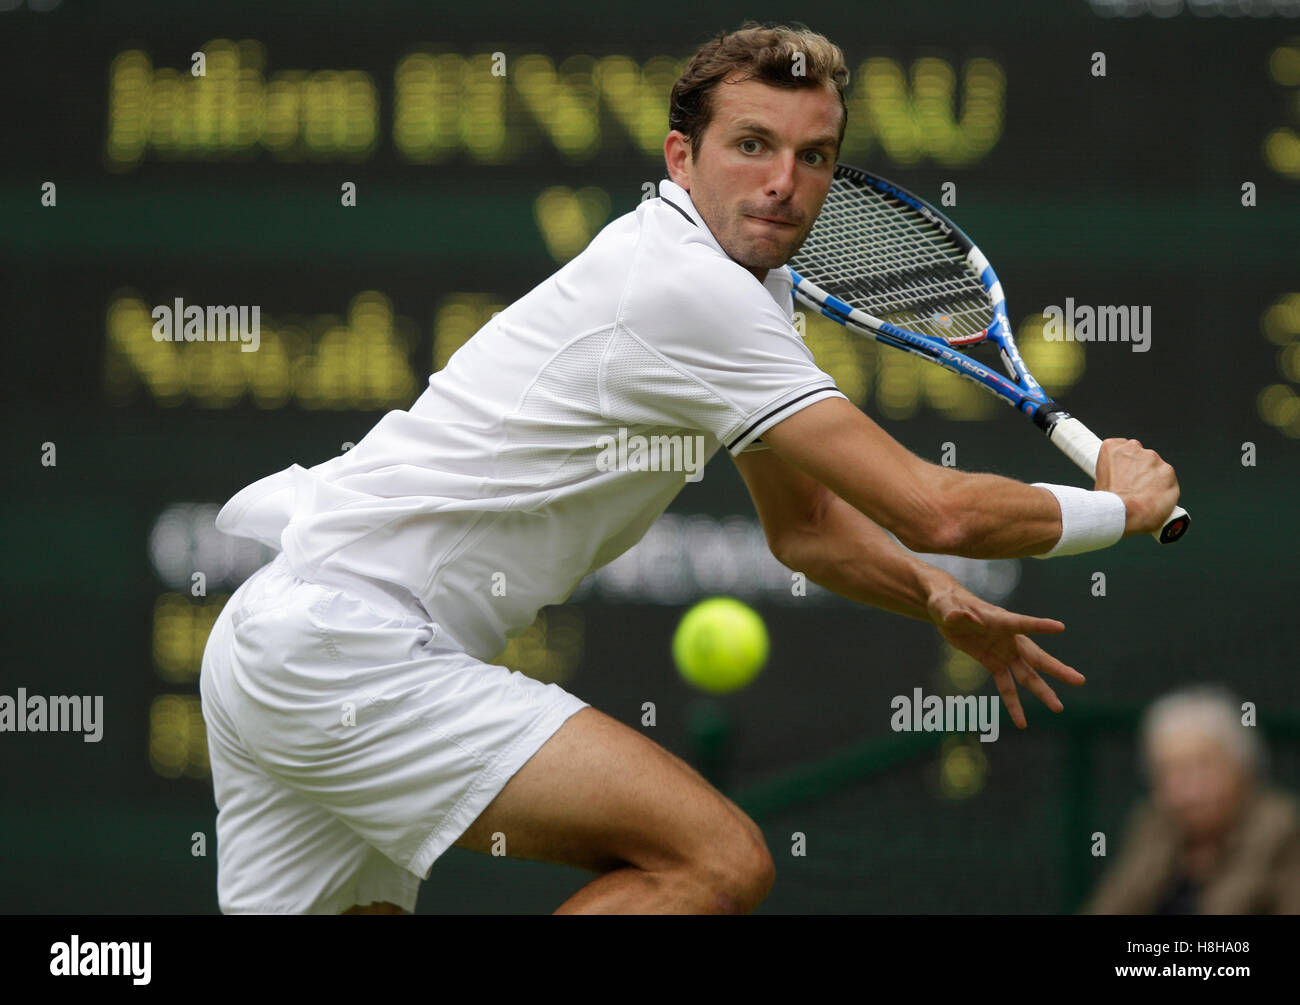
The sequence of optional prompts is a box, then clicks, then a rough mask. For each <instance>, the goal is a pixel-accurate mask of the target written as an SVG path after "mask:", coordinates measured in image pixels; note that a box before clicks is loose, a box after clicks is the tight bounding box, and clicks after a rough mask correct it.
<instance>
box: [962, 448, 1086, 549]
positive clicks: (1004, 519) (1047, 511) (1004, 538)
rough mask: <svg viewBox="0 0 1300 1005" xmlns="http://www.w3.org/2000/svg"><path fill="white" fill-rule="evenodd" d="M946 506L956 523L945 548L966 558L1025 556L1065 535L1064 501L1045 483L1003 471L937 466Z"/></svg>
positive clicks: (1048, 546)
mask: <svg viewBox="0 0 1300 1005" xmlns="http://www.w3.org/2000/svg"><path fill="white" fill-rule="evenodd" d="M938 470H939V472H941V473H940V474H937V475H936V478H937V479H938V481H939V482H940V495H941V497H942V498H943V500H944V506H943V509H944V512H946V513H947V514H949V517H948V519H949V520H950V521H951V523H952V524H953V530H952V532H950V533H949V534H946V535H941V537H942V539H943V540H945V541H948V542H951V544H950V546H949V547H947V548H944V549H943V550H944V551H945V552H946V553H947V554H951V555H961V556H963V557H965V558H1025V557H1027V556H1030V555H1041V554H1043V553H1044V552H1047V551H1050V550H1051V549H1052V547H1053V546H1054V545H1055V544H1056V542H1057V541H1058V540H1060V537H1061V507H1060V506H1059V505H1058V503H1057V501H1056V497H1055V496H1054V495H1052V493H1051V492H1049V491H1047V490H1046V489H1042V488H1038V487H1036V486H1034V485H1028V484H1026V483H1024V482H1018V481H1016V480H1014V479H1012V478H1003V477H1001V476H1000V475H989V474H972V473H970V472H965V471H957V470H954V469H951V468H939V469H938Z"/></svg>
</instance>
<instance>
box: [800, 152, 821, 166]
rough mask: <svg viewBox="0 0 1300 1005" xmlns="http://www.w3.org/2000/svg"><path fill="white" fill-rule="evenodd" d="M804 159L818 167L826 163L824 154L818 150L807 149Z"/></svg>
mask: <svg viewBox="0 0 1300 1005" xmlns="http://www.w3.org/2000/svg"><path fill="white" fill-rule="evenodd" d="M804 159H805V160H806V161H807V162H808V163H809V164H812V165H814V166H815V167H820V166H821V165H822V164H825V163H826V155H825V154H824V153H822V152H821V151H820V150H809V151H808V153H807V154H805V155H804Z"/></svg>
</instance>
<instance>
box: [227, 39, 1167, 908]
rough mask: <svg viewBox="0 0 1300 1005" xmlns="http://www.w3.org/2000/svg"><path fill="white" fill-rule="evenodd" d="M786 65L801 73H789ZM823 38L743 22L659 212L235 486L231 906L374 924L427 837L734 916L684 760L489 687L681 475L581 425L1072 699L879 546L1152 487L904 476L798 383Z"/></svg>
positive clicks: (1080, 516) (547, 694) (889, 603)
mask: <svg viewBox="0 0 1300 1005" xmlns="http://www.w3.org/2000/svg"><path fill="white" fill-rule="evenodd" d="M796 67H797V68H798V69H799V70H802V71H803V72H802V73H799V72H798V71H797V70H796V69H795V68H796ZM847 79H848V71H847V70H846V69H845V66H844V62H843V58H842V55H841V53H840V50H839V49H838V48H837V47H835V46H834V45H832V44H831V43H830V42H828V41H827V40H826V39H825V38H823V37H822V36H820V35H817V34H814V33H812V32H807V31H794V30H790V29H786V28H770V29H769V28H759V27H748V26H747V27H746V28H744V29H743V30H740V31H737V32H735V33H732V34H728V35H721V36H719V37H717V38H715V39H714V40H712V41H710V42H709V43H708V44H706V45H705V46H704V47H703V48H702V49H701V50H700V52H699V53H698V54H697V55H696V56H695V57H694V58H693V59H692V61H691V62H690V64H689V66H688V67H687V69H686V71H685V72H684V74H683V75H682V77H681V79H680V80H678V81H677V83H676V84H675V86H674V88H673V91H672V103H671V108H672V110H671V120H670V125H671V127H672V131H671V132H670V133H669V134H668V137H667V140H666V142H665V145H664V154H665V158H666V161H667V167H668V175H669V179H666V180H664V181H662V182H661V183H660V185H659V197H658V198H653V199H649V200H646V201H644V202H642V203H641V204H640V205H639V206H638V207H637V209H636V210H635V211H634V212H631V213H628V214H627V215H625V216H622V217H620V218H619V219H617V220H615V221H614V222H613V223H611V224H609V226H607V227H606V228H605V229H604V230H602V231H601V232H600V233H599V234H598V235H597V236H596V237H595V239H594V240H593V241H592V242H591V245H590V246H589V247H588V248H587V250H586V251H584V252H583V253H582V254H581V255H579V256H578V257H577V258H575V259H574V260H573V261H571V262H570V263H569V264H568V265H566V266H565V267H564V268H562V269H560V270H559V271H558V272H557V273H555V274H554V275H553V276H552V277H551V278H550V279H548V280H546V281H545V282H544V283H542V284H541V285H540V286H538V287H537V288H535V289H534V290H532V291H531V292H529V293H528V294H527V295H525V296H524V297H522V298H521V299H520V300H518V301H516V302H515V303H514V304H513V305H511V306H510V307H509V308H507V309H506V310H504V311H502V312H501V313H500V314H499V315H497V316H496V317H495V318H493V320H492V321H490V322H489V323H488V324H487V325H485V326H484V327H483V328H482V329H481V330H480V331H479V332H478V333H477V334H476V335H475V336H474V337H473V338H472V339H471V340H470V341H469V342H468V343H467V344H466V345H465V346H464V347H463V348H462V349H461V350H460V351H458V352H457V353H456V354H455V355H454V356H453V357H452V358H451V360H450V361H449V362H448V364H447V366H446V367H445V368H444V369H442V370H441V371H439V372H438V373H436V374H434V375H433V376H432V377H431V378H430V380H429V387H428V389H427V390H426V391H425V392H424V394H422V395H421V396H420V398H419V399H418V400H417V401H416V402H415V403H414V404H413V405H412V406H411V408H410V409H409V410H408V411H400V410H399V411H393V412H390V413H389V414H387V415H386V416H384V418H383V419H381V420H380V421H379V423H378V424H377V425H376V426H375V427H374V429H373V430H371V432H370V433H369V434H368V435H367V436H366V437H365V438H364V439H363V440H362V441H361V442H360V443H359V444H357V446H356V447H355V448H353V449H352V450H350V451H348V452H347V453H345V454H343V455H341V456H339V457H335V458H333V459H332V460H329V461H326V462H325V463H323V464H318V465H316V466H315V467H313V468H310V469H304V468H302V467H300V466H298V465H296V464H295V465H291V466H290V467H289V468H287V469H285V470H284V471H281V472H279V473H278V474H275V475H271V476H269V477H267V478H264V479H262V480H261V481H258V482H256V483H254V484H252V485H250V486H249V487H248V488H246V489H244V490H243V491H242V492H240V493H238V494H237V495H236V496H235V497H234V498H233V499H231V500H230V502H229V503H227V505H226V506H225V508H224V509H223V510H222V511H221V514H220V516H219V517H218V520H217V525H218V527H220V528H221V529H222V530H224V531H226V532H228V533H232V534H237V535H242V536H245V537H250V538H253V539H256V540H259V541H263V542H265V543H266V544H268V545H270V546H272V547H273V548H275V549H277V550H279V552H280V554H279V555H278V556H277V558H276V559H275V560H274V561H273V562H272V563H270V564H268V565H267V566H265V567H264V568H262V569H260V570H259V571H258V572H257V573H255V574H254V575H253V576H252V577H251V578H250V579H249V580H248V581H247V582H246V583H244V584H243V585H242V586H241V587H240V588H239V590H238V591H236V593H235V595H234V596H233V597H232V598H231V600H230V602H229V603H228V604H227V605H226V607H225V609H224V610H223V611H222V614H221V616H220V617H219V618H218V620H217V623H216V626H215V628H214V630H213V632H212V635H211V638H210V640H209V642H208V646H207V650H206V652H205V655H204V661H203V672H202V693H203V711H204V716H205V718H206V720H207V724H208V730H209V744H210V752H211V760H212V771H213V782H214V787H215V793H216V801H217V805H218V807H219V814H218V818H217V836H218V869H219V881H218V887H219V891H218V892H219V901H220V906H221V909H222V910H223V911H225V912H299V913H305V912H312V913H337V912H348V911H353V912H357V913H396V912H400V911H410V910H412V909H413V908H414V905H415V901H416V894H417V891H418V888H419V884H420V881H421V880H422V879H423V878H426V877H427V876H428V874H429V872H430V868H431V866H432V865H433V863H434V862H435V861H436V860H437V859H438V857H439V856H440V855H442V853H443V852H444V851H446V849H447V848H448V847H449V846H450V845H452V844H457V845H460V846H462V847H465V848H471V849H474V850H477V851H480V852H491V851H496V852H497V853H501V852H504V853H505V854H508V855H514V856H520V857H523V858H530V859H540V860H545V861H551V862H561V863H566V864H569V865H572V866H577V867H580V868H583V869H587V870H590V871H592V872H594V873H596V874H597V876H596V878H594V879H593V880H592V881H591V882H589V883H588V884H587V885H586V886H584V887H582V889H580V890H578V891H577V892H576V893H575V894H574V895H573V896H572V897H571V898H570V899H569V900H567V901H566V902H565V903H564V904H562V905H561V906H560V908H559V910H560V911H562V912H720V913H721V912H747V911H751V910H753V909H754V908H755V907H756V906H757V905H758V904H759V903H760V901H762V899H763V897H764V896H765V895H766V893H767V891H768V889H769V887H770V886H771V884H772V881H773V865H772V859H771V857H770V855H769V854H768V851H767V848H766V846H765V844H764V840H763V836H762V833H761V832H760V831H759V829H758V827H757V826H756V825H755V824H754V823H753V822H752V821H751V820H749V819H748V818H747V817H746V816H745V815H744V814H743V813H742V812H741V811H740V810H739V809H738V808H737V807H736V806H735V805H733V804H732V803H731V802H729V801H728V800H727V799H726V798H724V797H723V796H722V795H721V794H720V793H718V792H717V791H716V790H715V789H713V788H712V787H711V786H710V785H709V784H708V783H707V782H705V781H704V779H702V778H701V777H700V776H699V775H698V774H696V773H695V772H694V771H692V770H691V769H690V768H689V767H688V766H687V765H686V764H684V763H683V762H682V761H680V760H679V759H678V758H676V757H674V756H672V755H671V754H669V753H668V752H667V751H665V750H664V749H662V748H661V747H659V746H658V745H657V744H655V743H654V742H653V741H651V740H649V739H647V738H646V737H645V736H643V735H641V734H640V733H639V732H637V731H636V730H634V729H631V728H629V727H627V726H624V725H622V724H621V723H619V722H617V721H615V720H614V719H612V718H610V717H609V716H607V715H604V714H603V713H601V712H599V711H597V710H596V709H594V708H591V707H590V706H588V705H587V704H586V703H585V702H583V701H581V700H580V699H578V698H576V697H574V696H572V695H570V694H568V693H566V692H565V691H564V690H562V689H561V688H560V687H558V686H556V685H555V684H545V685H544V684H541V683H539V682H537V681H535V680H532V679H530V678H527V677H524V676H523V675H521V674H518V673H512V672H510V671H509V670H507V669H505V668H504V667H501V666H497V665H494V664H493V662H492V661H493V660H494V659H495V658H497V657H498V655H499V654H500V653H501V651H502V650H503V648H504V646H505V643H506V638H507V635H508V634H509V633H511V632H512V631H515V630H518V629H522V628H524V627H525V626H527V625H529V624H530V623H531V622H532V621H533V619H534V617H535V616H536V614H537V611H538V610H539V608H541V607H542V606H544V605H547V604H554V603H560V602H562V601H564V600H565V599H566V598H567V597H568V596H569V595H570V593H571V592H572V590H573V589H574V588H575V587H576V586H577V584H578V583H579V582H580V581H581V580H582V578H583V577H584V576H585V575H586V574H587V573H589V572H590V571H592V570H593V569H596V568H598V567H600V566H601V565H603V564H605V563H607V562H609V561H611V560H612V559H614V558H615V557H616V556H618V555H619V554H621V553H622V552H624V551H625V550H626V549H628V548H629V547H631V546H632V545H633V544H635V543H636V542H637V540H639V539H640V538H641V536H642V535H643V534H644V533H645V531H646V529H647V528H648V527H649V526H650V525H651V524H652V523H653V522H654V520H655V519H656V517H657V516H658V515H659V514H660V513H661V512H662V511H663V510H664V508H665V507H666V506H667V505H668V503H669V502H670V501H671V500H672V499H673V497H674V496H676V495H677V493H678V492H679V491H680V490H681V489H682V488H683V487H684V485H685V484H686V478H685V477H684V475H683V472H682V471H680V470H679V471H664V470H659V471H643V470H630V469H620V470H610V469H609V468H610V466H609V465H608V464H602V463H601V462H600V458H601V456H602V453H603V446H602V442H604V443H607V442H608V440H604V441H602V438H603V437H609V436H617V435H618V433H619V432H620V431H624V432H625V433H626V434H627V435H642V436H647V437H649V436H694V435H702V436H704V437H706V443H707V446H708V452H709V453H710V454H711V453H713V452H715V451H716V450H717V449H718V448H719V446H722V447H725V449H726V451H727V452H728V453H729V454H730V455H731V456H732V458H733V459H734V461H735V462H736V464H737V465H738V466H739V468H740V471H741V474H742V475H743V477H744V479H745V481H746V483H747V485H748V487H749V490H750V492H751V494H752V496H753V499H754V504H755V506H756V508H757V511H758V514H759V517H760V519H761V520H762V523H763V526H764V528H765V531H766V533H767V537H768V540H769V542H770V545H771V548H772V551H773V553H774V554H775V555H776V556H777V557H778V558H779V559H780V560H781V561H782V562H783V563H785V564H786V565H787V566H789V567H790V568H792V569H797V570H801V571H803V572H805V573H806V574H807V575H808V576H809V578H811V579H812V580H814V581H815V582H818V583H821V584H822V585H824V586H826V587H828V588H830V589H832V590H835V591H836V592H838V593H840V594H842V595H844V596H846V597H850V598H852V599H854V600H858V601H861V602H862V603H865V604H871V605H874V606H877V607H882V608H884V609H886V610H890V611H895V612H897V613H900V614H904V615H907V616H910V617H914V618H920V619H925V620H928V621H931V622H933V623H934V624H935V626H936V628H937V630H938V631H939V632H940V634H941V635H942V636H943V637H944V638H945V639H947V640H948V641H949V642H951V643H952V644H953V645H955V646H957V647H959V648H961V649H963V650H965V651H966V652H968V653H970V654H972V655H973V656H974V657H975V658H976V659H978V660H979V661H980V662H981V663H982V664H983V665H984V666H985V667H987V668H988V669H989V671H990V672H991V673H992V674H993V676H994V679H995V680H996V682H997V687H998V690H999V691H1000V693H1001V694H1002V697H1003V700H1004V701H1005V703H1006V705H1007V708H1008V709H1009V711H1010V713H1011V715H1012V718H1013V719H1014V721H1015V722H1016V724H1017V725H1018V726H1020V727H1022V728H1023V727H1024V725H1025V717H1024V712H1023V710H1022V709H1021V706H1020V702H1019V700H1018V698H1017V693H1016V686H1015V682H1016V681H1019V682H1020V683H1021V684H1022V685H1024V686H1025V687H1026V688H1028V689H1029V690H1030V691H1031V692H1032V693H1033V694H1035V695H1036V696H1037V697H1038V698H1040V699H1041V700H1042V701H1043V702H1044V703H1045V704H1046V705H1047V706H1048V707H1049V708H1052V709H1053V710H1056V711H1059V710H1060V709H1061V703H1060V701H1059V700H1058V699H1057V698H1056V695H1055V694H1054V693H1053V692H1052V690H1051V689H1050V688H1049V687H1048V685H1047V683H1046V682H1045V681H1044V680H1043V678H1042V677H1041V676H1040V674H1047V675H1050V676H1053V677H1056V678H1057V679H1059V680H1061V681H1064V682H1065V683H1068V684H1080V683H1082V681H1083V677H1082V676H1081V675H1080V674H1079V673H1077V672H1076V671H1075V670H1073V669H1071V668H1070V667H1067V666H1066V665H1065V664H1063V663H1061V662H1060V661H1059V660H1057V659H1054V658H1053V657H1051V656H1049V655H1048V654H1047V653H1045V652H1044V651H1043V650H1042V649H1040V648H1039V647H1038V646H1037V645H1036V644H1035V643H1033V642H1032V641H1030V640H1029V639H1028V638H1027V637H1026V633H1030V632H1056V631H1061V630H1063V628H1064V626H1063V625H1062V624H1061V623H1060V622H1058V621H1053V620H1048V619H1044V618H1036V617H1028V616H1025V615H1020V614H1014V613H1011V612H1009V611H1006V610H1003V609H1001V608H999V607H995V606H994V605H992V604H988V603H985V602H984V601H982V600H980V599H979V598H978V597H976V596H974V595H972V594H971V593H970V592H968V591H967V590H965V589H963V588H962V587H961V586H960V585H959V584H958V583H957V582H956V581H955V580H954V579H953V578H952V577H951V576H949V575H946V574H945V573H943V572H941V571H940V570H938V569H935V568H933V567H932V566H929V565H927V564H926V563H924V562H922V561H919V560H918V559H917V558H915V557H913V556H912V555H910V554H908V553H907V552H906V551H904V550H903V549H901V548H899V547H898V545H897V544H896V543H895V541H894V538H893V537H891V536H890V534H889V533H887V531H888V532H892V533H893V535H895V536H896V537H897V539H898V540H900V541H902V542H903V543H904V544H905V545H907V547H908V548H910V549H912V550H914V551H918V552H923V553H924V552H944V553H948V554H954V555H966V556H983V557H990V558H992V557H1013V556H1027V555H1040V556H1041V555H1054V554H1072V553H1076V552H1080V551H1084V550H1088V549H1093V548H1101V547H1105V546H1107V545H1110V544H1113V543H1115V542H1116V541H1118V540H1119V539H1120V538H1121V537H1122V536H1125V535H1129V534H1140V533H1147V532H1151V531H1154V530H1155V529H1156V528H1157V527H1158V526H1159V524H1160V520H1161V517H1163V516H1165V515H1166V514H1168V513H1169V512H1170V510H1172V508H1173V506H1174V503H1175V502H1176V500H1177V497H1178V486H1177V482H1176V480H1175V478H1174V473H1173V470H1172V469H1171V468H1170V467H1169V466H1168V465H1167V464H1164V463H1163V462H1162V461H1161V460H1160V459H1159V458H1158V457H1157V456H1156V455H1155V454H1154V453H1152V452H1151V451H1149V450H1143V449H1142V448H1141V447H1140V445H1139V444H1137V443H1136V442H1135V441H1132V440H1109V441H1107V442H1106V446H1105V448H1104V449H1103V450H1102V454H1101V460H1100V462H1099V464H1098V472H1099V474H1098V479H1097V491H1093V492H1087V491H1084V490H1081V489H1072V488H1066V487H1058V486H1047V487H1035V486H1032V485H1026V484H1022V483H1020V482H1016V481H1012V480H1010V479H1007V478H1000V477H995V476H992V475H976V474H966V473H962V472H959V471H955V470H951V469H947V468H942V467H938V466H935V465H933V464H929V463H927V462H925V461H923V460H921V459H919V458H918V457H916V456H914V455H913V454H911V453H909V452H908V451H907V450H906V449H904V448H903V447H902V446H901V445H899V444H898V443H897V442H895V441H894V440H893V439H892V438H891V437H890V436H889V435H888V434H886V433H885V432H884V431H883V430H881V429H880V428H879V427H878V426H877V425H876V424H875V423H874V422H872V421H871V420H870V419H869V418H867V417H866V416H865V415H863V413H862V412H861V411H859V410H858V409H857V408H856V407H854V406H853V405H852V404H851V403H850V402H849V401H848V400H847V399H846V398H845V397H844V395H842V394H841V393H840V392H839V391H838V390H837V389H836V387H835V383H834V381H833V380H832V379H831V378H830V377H829V376H827V375H826V374H825V373H824V372H823V371H822V370H820V369H819V368H818V367H817V364H816V362H815V361H814V360H813V357H812V355H811V353H810V352H809V351H808V349H807V348H805V346H804V344H803V343H802V341H801V340H800V339H799V337H798V335H797V334H796V332H795V330H794V328H793V325H792V317H793V304H792V299H791V292H790V291H791V279H790V275H789V271H788V269H785V268H784V263H785V262H786V261H787V260H788V259H789V258H790V257H791V255H792V254H793V253H794V252H795V250H796V249H797V248H798V247H799V246H800V244H801V242H802V241H803V240H804V238H805V237H806V235H807V234H808V232H809V230H810V228H811V227H812V225H813V221H814V219H815V218H816V216H817V213H818V210H819V208H820V207H821V205H822V201H823V199H824V198H825V196H826V193H827V190H828V187H829V184H830V180H831V170H832V167H833V165H834V162H835V160H836V157H837V155H838V151H839V148H840V142H841V139H842V138H843V135H844V129H845V124H846V114H847V113H846V108H845V105H844V101H843V90H844V87H845V84H846V82H847Z"/></svg>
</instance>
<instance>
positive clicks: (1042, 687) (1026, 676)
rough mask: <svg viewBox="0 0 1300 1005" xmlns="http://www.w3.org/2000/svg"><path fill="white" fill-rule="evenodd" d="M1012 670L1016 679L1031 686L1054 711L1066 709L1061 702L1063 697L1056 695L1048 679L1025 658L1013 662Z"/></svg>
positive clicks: (1039, 697)
mask: <svg viewBox="0 0 1300 1005" xmlns="http://www.w3.org/2000/svg"><path fill="white" fill-rule="evenodd" d="M1012 672H1013V673H1014V674H1015V677H1016V680H1018V681H1020V683H1021V684H1023V685H1024V686H1025V687H1027V688H1029V690H1030V691H1031V692H1033V694H1034V695H1036V696H1037V698H1038V700H1039V701H1041V702H1042V703H1043V704H1044V705H1046V706H1047V707H1048V708H1050V709H1051V710H1052V711H1053V712H1063V711H1065V706H1064V705H1062V704H1061V699H1060V698H1058V697H1056V692H1055V691H1053V690H1052V689H1051V687H1049V686H1048V683H1047V681H1045V680H1043V678H1042V677H1040V676H1038V674H1036V673H1035V672H1034V668H1033V667H1031V666H1030V665H1029V664H1028V663H1026V662H1025V661H1024V660H1017V661H1016V662H1015V663H1014V664H1012Z"/></svg>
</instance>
